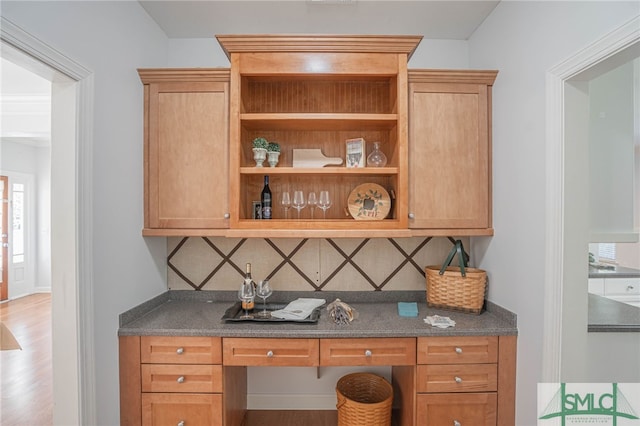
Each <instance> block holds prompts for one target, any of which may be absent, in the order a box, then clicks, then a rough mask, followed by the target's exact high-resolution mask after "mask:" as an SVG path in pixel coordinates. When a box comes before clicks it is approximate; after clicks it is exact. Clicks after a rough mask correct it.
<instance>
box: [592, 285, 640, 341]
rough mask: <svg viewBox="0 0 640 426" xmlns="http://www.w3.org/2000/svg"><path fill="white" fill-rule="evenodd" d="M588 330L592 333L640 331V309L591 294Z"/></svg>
mask: <svg viewBox="0 0 640 426" xmlns="http://www.w3.org/2000/svg"><path fill="white" fill-rule="evenodd" d="M588 330H589V331H591V332H619V331H621V332H624V331H636V332H637V331H640V308H638V307H636V306H631V305H627V304H626V303H622V302H618V301H615V300H611V299H607V298H606V297H603V296H598V295H597V294H593V293H589V321H588Z"/></svg>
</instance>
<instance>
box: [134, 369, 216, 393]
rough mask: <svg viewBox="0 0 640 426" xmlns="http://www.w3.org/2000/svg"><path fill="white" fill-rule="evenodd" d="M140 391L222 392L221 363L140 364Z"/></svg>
mask: <svg viewBox="0 0 640 426" xmlns="http://www.w3.org/2000/svg"><path fill="white" fill-rule="evenodd" d="M142 392H177V393H181V392H197V393H212V392H222V365H181V364H173V365H172V364H166V365H165V364H142Z"/></svg>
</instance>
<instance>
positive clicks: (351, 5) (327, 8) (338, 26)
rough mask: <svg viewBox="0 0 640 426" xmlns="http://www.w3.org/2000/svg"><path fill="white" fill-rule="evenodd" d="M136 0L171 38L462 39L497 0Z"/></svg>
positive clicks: (466, 36)
mask: <svg viewBox="0 0 640 426" xmlns="http://www.w3.org/2000/svg"><path fill="white" fill-rule="evenodd" d="M139 3H140V4H141V5H142V7H143V8H144V9H145V10H146V11H147V13H148V14H149V16H151V18H153V20H154V21H156V22H157V23H158V25H159V26H160V28H162V30H163V31H164V32H165V33H166V34H167V36H168V37H169V38H210V37H213V36H214V35H216V34H279V33H304V34H324V33H332V34H406V35H422V36H424V37H425V38H427V39H429V38H432V39H454V40H466V39H468V38H469V37H470V36H471V34H473V32H474V31H475V30H476V28H478V26H479V25H480V24H481V23H482V21H484V19H485V18H486V17H487V16H488V15H489V14H490V13H491V12H492V11H493V9H494V8H495V7H496V5H497V4H498V3H499V1H487V0H474V1H459V0H446V1H424V0H413V1H400V0H387V1H381V0H324V1H323V0H289V1H247V0H235V1H215V0H214V1H211V0H210V1H187V0H175V1H171V0H160V1H154V0H139ZM283 29H284V30H283Z"/></svg>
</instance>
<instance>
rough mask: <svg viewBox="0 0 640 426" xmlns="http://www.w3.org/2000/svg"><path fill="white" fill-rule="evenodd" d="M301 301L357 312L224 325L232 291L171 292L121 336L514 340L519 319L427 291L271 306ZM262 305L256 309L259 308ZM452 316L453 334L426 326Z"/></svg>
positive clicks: (133, 314) (143, 310)
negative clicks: (436, 305) (430, 299)
mask: <svg viewBox="0 0 640 426" xmlns="http://www.w3.org/2000/svg"><path fill="white" fill-rule="evenodd" d="M298 297H313V298H322V299H325V300H326V301H327V303H330V302H332V301H334V300H335V299H336V298H340V300H342V301H343V302H346V303H348V304H349V305H351V306H352V307H353V308H355V309H356V310H357V311H358V315H359V316H358V318H357V319H356V320H354V321H353V322H351V323H350V324H348V325H337V324H335V323H334V322H333V321H332V320H331V318H330V317H329V315H328V312H327V310H326V309H325V308H324V307H323V308H321V309H322V311H321V315H320V319H319V320H318V322H317V323H276V324H266V323H260V322H225V321H224V320H222V317H223V315H224V313H225V311H226V310H227V308H229V307H230V306H232V305H233V304H234V303H236V302H237V299H236V292H233V291H189V290H180V291H172V290H170V291H168V292H166V293H163V294H161V295H159V296H157V297H155V298H153V299H151V300H149V301H147V302H145V303H142V304H141V305H139V306H137V307H135V308H133V309H131V310H129V311H127V312H124V313H123V314H121V315H120V328H119V330H118V335H119V336H145V335H147V336H148V335H155V336H222V337H275V338H278V337H286V338H332V337H344V338H349V337H418V336H475V335H516V334H517V333H518V330H517V323H516V315H515V314H513V313H512V312H510V311H508V310H506V309H504V308H502V307H500V306H498V305H496V304H493V303H491V302H487V307H486V310H485V311H484V312H483V313H481V314H480V315H474V314H466V313H460V312H454V311H445V310H440V309H432V308H428V307H427V304H426V300H425V293H424V292H423V291H419V292H418V291H387V292H278V293H276V294H274V295H273V296H272V297H271V298H269V300H268V302H269V303H286V302H289V301H292V300H295V299H296V298H298ZM414 301H415V302H418V310H419V312H418V316H417V317H413V318H405V317H400V316H399V315H398V308H397V302H414ZM259 303H260V302H258V303H257V304H256V305H259ZM434 314H435V315H441V316H448V317H450V318H451V319H453V320H454V321H455V322H456V326H455V327H452V328H445V329H441V328H436V327H432V326H430V325H428V324H425V323H424V321H423V319H424V318H425V317H426V316H430V315H434Z"/></svg>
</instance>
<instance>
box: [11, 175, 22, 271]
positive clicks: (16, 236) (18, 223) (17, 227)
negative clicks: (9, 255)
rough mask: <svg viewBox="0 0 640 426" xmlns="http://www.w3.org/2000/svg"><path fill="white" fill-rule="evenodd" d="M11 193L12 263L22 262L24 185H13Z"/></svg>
mask: <svg viewBox="0 0 640 426" xmlns="http://www.w3.org/2000/svg"><path fill="white" fill-rule="evenodd" d="M12 192H13V201H12V204H11V206H12V208H13V247H12V248H13V250H12V252H13V259H12V262H13V263H22V262H24V238H25V235H24V223H25V218H24V184H21V183H14V184H13V185H12Z"/></svg>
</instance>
